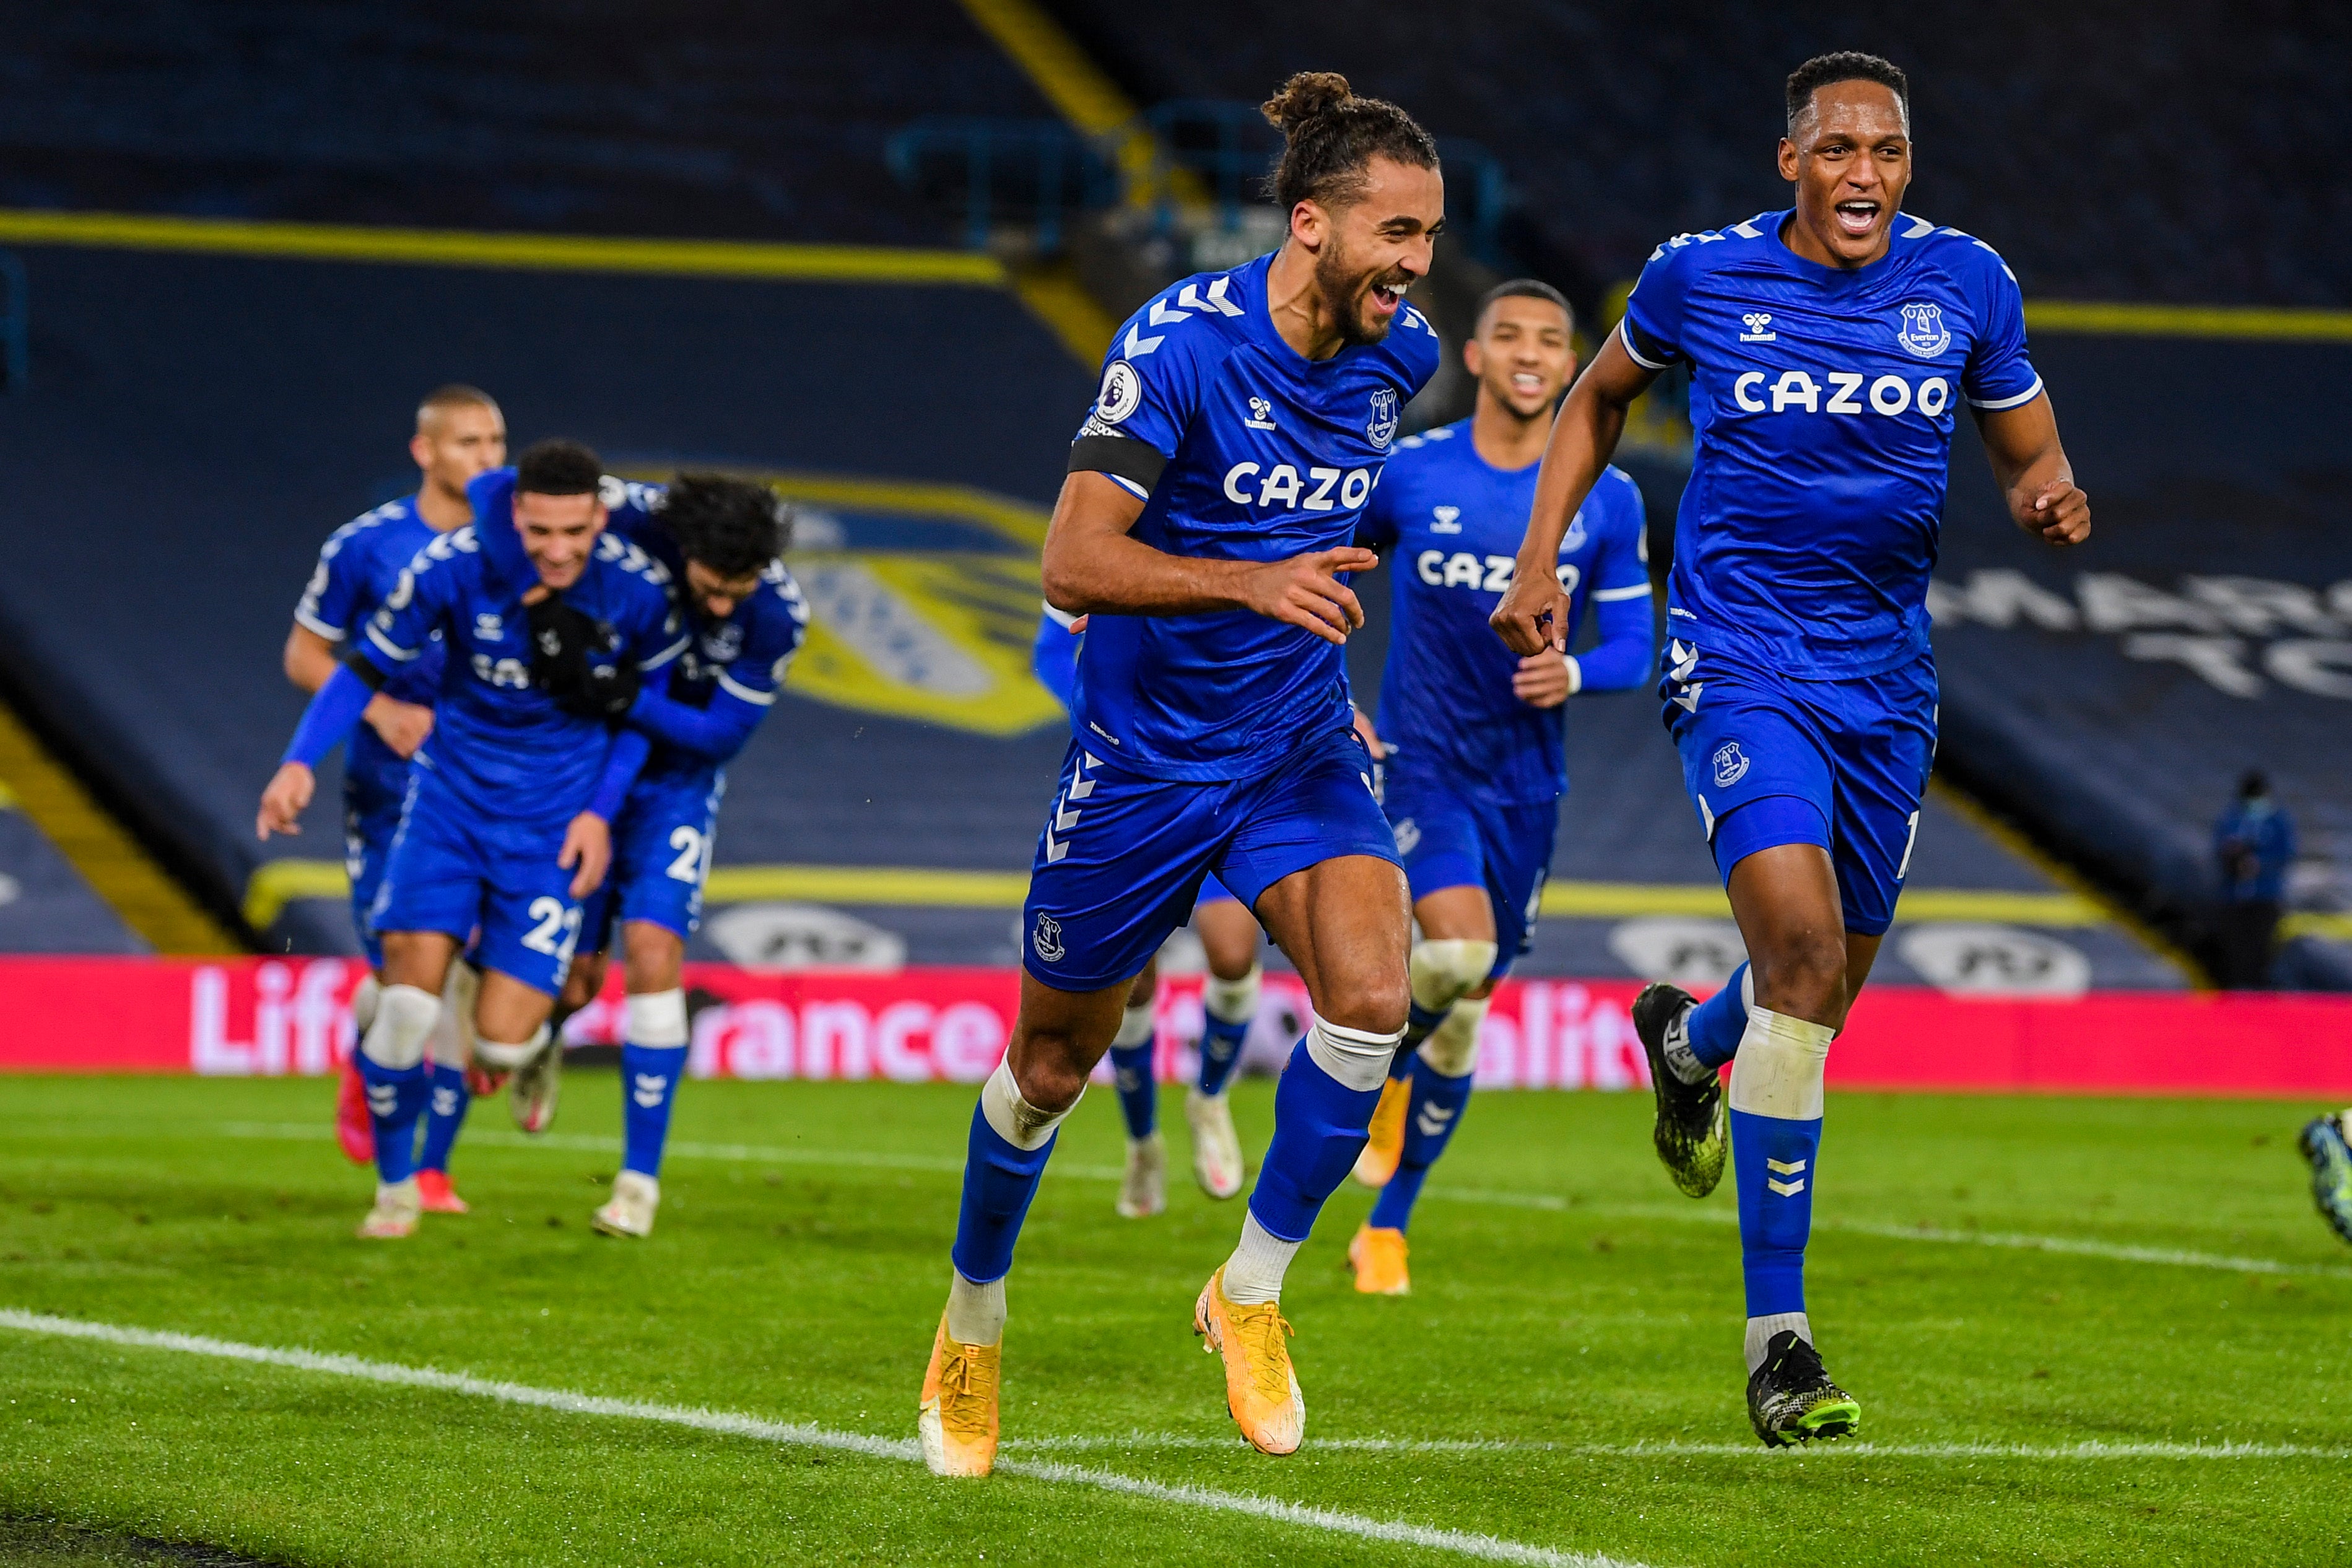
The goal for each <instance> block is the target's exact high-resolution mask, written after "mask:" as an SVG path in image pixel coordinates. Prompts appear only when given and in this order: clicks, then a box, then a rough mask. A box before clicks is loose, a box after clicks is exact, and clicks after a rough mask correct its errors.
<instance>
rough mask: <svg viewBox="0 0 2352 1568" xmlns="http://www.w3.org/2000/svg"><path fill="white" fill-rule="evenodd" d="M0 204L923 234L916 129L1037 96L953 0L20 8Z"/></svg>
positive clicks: (538, 226)
mask: <svg viewBox="0 0 2352 1568" xmlns="http://www.w3.org/2000/svg"><path fill="white" fill-rule="evenodd" d="M5 81H6V84H7V90H6V91H5V92H0V206H34V207H78V208H96V209H103V210H115V211H137V212H172V213H184V214H192V215H201V216H219V217H247V218H293V219H307V220H311V221H327V222H350V223H382V224H410V225H423V226H450V227H472V228H498V229H534V230H558V231H568V232H572V233H615V234H655V235H695V236H705V237H732V238H755V239H756V238H768V239H794V240H803V241H806V240H827V241H835V242H849V243H864V244H886V245H932V244H937V243H939V242H940V238H941V234H940V228H939V226H938V224H937V221H936V219H935V218H934V216H933V215H932V214H931V213H930V212H929V210H927V209H926V208H925V207H924V206H923V205H922V204H921V203H919V202H918V201H916V200H915V199H914V198H912V197H910V196H908V195H905V194H904V193H902V192H901V191H900V190H899V188H898V185H897V184H896V183H895V182H894V181H892V180H891V179H890V178H889V176H888V174H887V172H886V171H885V169H884V167H883V163H882V147H883V143H884V142H885V140H886V139H887V137H888V136H889V135H890V133H891V132H894V131H897V130H898V128H899V127H900V126H902V125H904V124H905V123H906V122H907V121H910V120H913V119H915V118H916V117H918V116H919V115H925V114H988V115H1029V116H1034V115H1040V114H1045V113H1047V112H1049V110H1047V108H1046V106H1045V100H1043V99H1042V98H1040V97H1039V96H1038V94H1037V92H1036V90H1035V89H1034V88H1032V87H1031V86H1030V85H1029V82H1028V81H1027V79H1025V78H1024V77H1023V76H1022V75H1021V73H1020V72H1019V71H1018V70H1017V69H1015V68H1013V65H1012V64H1011V63H1010V62H1009V61H1007V60H1006V59H1005V58H1004V56H1003V53H1001V52H1000V51H999V50H998V49H997V48H996V47H994V46H992V44H991V43H990V42H989V41H988V39H987V38H986V37H985V36H983V35H982V33H981V31H980V30H979V29H978V28H977V27H975V26H973V25H972V23H971V20H970V18H969V17H967V16H965V14H964V12H963V11H962V9H961V7H960V6H958V5H955V4H954V0H798V3H796V4H795V5H792V6H791V7H789V8H788V9H787V10H786V11H783V12H769V11H765V10H761V9H760V8H756V7H750V8H747V7H744V6H740V5H726V4H723V3H721V0H680V3H673V4H669V5H663V6H661V7H659V8H658V12H657V13H656V12H655V11H652V10H648V9H647V8H646V7H644V6H639V5H623V4H618V3H616V0H591V3H589V4H577V5H575V4H554V3H552V0H526V3H524V4H519V5H500V6H497V7H492V8H484V7H482V6H479V5H461V4H455V3H452V0H390V3H386V4H378V5H364V6H352V5H331V4H320V3H318V0H236V3H234V4H227V5H215V4H200V3H197V0H100V3H99V4H93V5H61V6H55V7H49V6H32V7H27V8H26V9H25V10H24V11H22V12H15V13H12V15H11V16H10V21H9V33H8V58H7V63H6V65H5Z"/></svg>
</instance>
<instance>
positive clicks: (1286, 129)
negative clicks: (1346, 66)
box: [1261, 71, 1356, 136]
mask: <svg viewBox="0 0 2352 1568" xmlns="http://www.w3.org/2000/svg"><path fill="white" fill-rule="evenodd" d="M1355 96H1356V95H1355V93H1354V92H1352V91H1350V90H1349V87H1348V79H1347V78H1346V77H1343V76H1341V75H1340V74H1339V72H1338V71H1300V72H1298V73H1297V75H1295V76H1293V77H1292V78H1291V79H1289V80H1288V81H1286V82H1284V83H1283V84H1282V85H1281V86H1280V87H1279V88H1277V89H1275V94H1274V96H1273V97H1272V98H1269V99H1267V100H1265V103H1264V104H1263V105H1262V106H1261V112H1263V113H1264V114H1265V117H1266V120H1267V121H1269V122H1271V123H1272V124H1275V125H1278V126H1280V127H1281V128H1282V133H1283V134H1284V135H1285V136H1295V135H1297V133H1298V129H1299V127H1300V126H1302V125H1305V124H1306V123H1307V121H1310V120H1313V119H1315V118H1316V117H1317V116H1318V115H1323V114H1328V113H1330V112H1331V111H1332V110H1335V109H1338V108H1340V107H1341V106H1343V105H1345V104H1347V103H1348V102H1349V101H1350V100H1353V99H1354V98H1355Z"/></svg>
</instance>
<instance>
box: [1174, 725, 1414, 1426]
mask: <svg viewBox="0 0 2352 1568" xmlns="http://www.w3.org/2000/svg"><path fill="white" fill-rule="evenodd" d="M1236 820H1238V821H1239V822H1240V824H1241V826H1240V827H1239V828H1238V829H1237V830H1236V831H1235V833H1234V838H1233V840H1232V842H1231V843H1229V844H1228V845H1227V846H1226V847H1225V850H1224V852H1223V856H1222V858H1220V861H1219V863H1218V866H1217V868H1216V869H1217V875H1218V877H1219V879H1221V880H1223V882H1224V884H1225V885H1226V886H1227V887H1229V888H1231V889H1233V890H1234V893H1235V894H1237V895H1238V896H1240V897H1241V898H1242V899H1243V900H1245V901H1247V902H1248V903H1249V904H1250V906H1251V908H1252V909H1253V910H1255V911H1256V914H1257V917H1258V920H1259V921H1260V922H1261V923H1263V924H1264V925H1265V929H1266V931H1267V934H1269V935H1270V936H1272V937H1273V938H1274V940H1275V942H1276V944H1277V945H1279V946H1280V947H1281V949H1282V951H1283V952H1284V953H1285V954H1286V956H1287V957H1288V958H1289V959H1290V961H1291V963H1292V965H1293V966H1294V967H1295V968H1296V969H1297V971H1298V976H1299V978H1300V979H1301V980H1302V981H1304V982H1305V983H1306V985H1307V996H1308V999H1309V1000H1310V1001H1311V1002H1312V1003H1313V1005H1314V1009H1315V1022H1314V1023H1313V1024H1312V1025H1311V1026H1309V1028H1308V1029H1307V1035H1306V1037H1305V1038H1303V1039H1301V1040H1300V1041H1299V1043H1298V1045H1297V1047H1294V1048H1293V1050H1292V1052H1291V1055H1290V1061H1289V1064H1288V1065H1287V1066H1286V1068H1284V1070H1283V1074H1282V1078H1281V1080H1280V1082H1279V1083H1278V1084H1277V1085H1276V1089H1275V1100H1274V1140H1273V1142H1272V1143H1271V1144H1270V1145H1269V1146H1268V1148H1267V1150H1266V1154H1265V1163H1264V1164H1263V1165H1262V1166H1261V1168H1260V1170H1259V1172H1258V1179H1257V1185H1256V1187H1255V1189H1254V1190H1253V1191H1252V1192H1251V1194H1250V1200H1249V1208H1248V1213H1247V1214H1246V1215H1244V1219H1243V1222H1242V1237H1241V1243H1240V1245H1239V1246H1238V1247H1236V1248H1235V1249H1234V1253H1233V1255H1232V1257H1230V1258H1227V1259H1226V1261H1225V1264H1224V1266H1223V1268H1219V1269H1218V1270H1217V1271H1216V1272H1215V1273H1214V1274H1213V1275H1211V1276H1210V1278H1209V1281H1208V1283H1207V1284H1206V1285H1205V1286H1203V1287H1202V1290H1201V1294H1200V1298H1199V1300H1197V1301H1196V1302H1195V1303H1194V1306H1193V1327H1194V1329H1195V1331H1198V1332H1200V1333H1202V1334H1203V1335H1204V1336H1205V1337H1206V1339H1207V1341H1208V1343H1209V1346H1210V1348H1212V1349H1214V1350H1217V1351H1219V1352H1222V1353H1223V1357H1224V1368H1225V1400H1226V1407H1227V1409H1228V1410H1229V1411H1230V1412H1231V1413H1232V1415H1233V1416H1234V1421H1235V1422H1236V1424H1237V1425H1239V1426H1240V1427H1241V1429H1242V1433H1243V1435H1244V1436H1246V1437H1247V1438H1248V1439H1249V1440H1250V1442H1251V1443H1252V1444H1253V1445H1255V1447H1258V1448H1260V1449H1262V1450H1264V1451H1265V1452H1268V1453H1276V1454H1286V1453H1290V1452H1292V1451H1294V1450H1296V1449H1297V1447H1298V1443H1299V1439H1300V1436H1301V1435H1302V1433H1303V1430H1304V1427H1305V1422H1306V1404H1305V1401H1304V1399H1303V1397H1302V1396H1301V1395H1300V1394H1299V1390H1298V1380H1297V1376H1296V1375H1295V1374H1294V1373H1292V1371H1291V1367H1290V1352H1289V1347H1288V1345H1287V1343H1286V1333H1287V1331H1288V1326H1287V1324H1286V1323H1285V1322H1284V1321H1283V1318H1282V1314H1281V1310H1280V1305H1279V1303H1280V1300H1281V1294H1282V1281H1283V1276H1284V1274H1285V1273H1286V1271H1287V1270H1288V1268H1289V1266H1290V1261H1291V1259H1292V1258H1294V1257H1296V1256H1297V1252H1298V1248H1299V1247H1300V1246H1301V1245H1303V1244H1304V1243H1305V1241H1306V1239H1307V1234H1308V1232H1309V1231H1311V1230H1312V1229H1313V1228H1314V1224H1315V1219H1316V1216H1317V1215H1318V1214H1319V1213H1321V1211H1322V1207H1323V1204H1324V1202H1325V1200H1326V1199H1328V1197H1329V1196H1330V1195H1331V1194H1332V1192H1333V1190H1334V1189H1336V1188H1337V1187H1338V1186H1339V1184H1340V1183H1341V1182H1342V1181H1344V1180H1345V1179H1346V1178H1347V1174H1348V1171H1349V1167H1351V1166H1352V1165H1354V1163H1355V1162H1356V1156H1357V1155H1358V1154H1359V1153H1360V1152H1362V1149H1363V1146H1364V1130H1365V1128H1366V1126H1367V1125H1368V1124H1369V1123H1370V1121H1371V1115H1372V1108H1373V1106H1374V1105H1375V1104H1376V1103H1378V1101H1379V1100H1380V1092H1381V1083H1382V1082H1383V1081H1384V1080H1385V1079H1387V1077H1388V1067H1389V1061H1390V1058H1391V1057H1393V1056H1394V1055H1395V1051H1396V1044H1397V1042H1398V1041H1399V1040H1400V1039H1402V1037H1403V1036H1404V1026H1405V1013H1406V1009H1407V1007H1408V1006H1409V1005H1410V999H1409V995H1408V992H1409V985H1408V982H1407V979H1406V954H1407V950H1408V949H1409V947H1410V946H1411V936H1412V911H1411V908H1410V905H1409V902H1408V899H1409V895H1408V894H1407V892H1406V889H1405V880H1404V874H1403V871H1402V868H1400V867H1399V866H1398V865H1397V862H1396V858H1395V857H1396V840H1395V838H1394V837H1393V836H1392V835H1391V833H1390V831H1389V826H1388V822H1387V820H1386V819H1385V818H1384V817H1382V816H1381V811H1380V806H1379V804H1378V803H1377V802H1376V801H1374V800H1373V798H1372V793H1371V779H1370V757H1369V756H1368V755H1367V754H1366V752H1365V751H1364V748H1363V743H1362V742H1360V741H1359V740H1358V739H1357V738H1356V737H1355V735H1354V734H1353V733H1352V732H1350V733H1346V734H1342V735H1339V736H1335V737H1334V738H1333V739H1331V740H1330V741H1328V742H1320V743H1318V745H1317V747H1316V748H1315V749H1313V750H1311V751H1302V752H1301V754H1300V755H1299V756H1297V758H1295V759H1294V760H1292V761H1290V762H1288V763H1285V765H1284V766H1283V768H1282V769H1281V770H1279V771H1278V772H1277V773H1276V774H1275V775H1273V776H1272V777H1270V778H1269V779H1268V780H1266V781H1265V782H1264V784H1261V785H1260V786H1258V788H1257V790H1256V792H1255V799H1253V800H1251V801H1250V802H1248V803H1247V804H1246V805H1244V806H1243V807H1242V808H1241V809H1240V810H1239V811H1238V812H1237V814H1236Z"/></svg>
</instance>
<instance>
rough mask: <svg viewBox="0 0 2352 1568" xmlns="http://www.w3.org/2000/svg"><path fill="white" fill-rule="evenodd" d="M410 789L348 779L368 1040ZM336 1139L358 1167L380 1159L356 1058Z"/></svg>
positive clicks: (346, 816) (349, 842)
mask: <svg viewBox="0 0 2352 1568" xmlns="http://www.w3.org/2000/svg"><path fill="white" fill-rule="evenodd" d="M406 794H407V791H406V789H405V787H404V786H403V787H401V788H399V789H395V790H391V791H389V792H387V791H386V790H384V789H383V788H382V787H380V786H378V785H376V784H375V781H373V780H363V779H362V778H360V777H358V776H356V773H355V770H353V769H352V767H351V766H349V765H348V764H347V765H346V767H345V770H344V774H343V870H344V873H345V875H346V876H347V878H348V879H350V882H351V889H352V930H353V931H357V932H358V934H359V939H360V951H361V952H363V953H365V954H366V955H367V962H368V973H367V975H366V977H365V978H363V979H362V980H361V982H360V984H359V988H358V989H357V990H356V991H354V992H352V1027H353V1028H354V1029H355V1030H356V1031H357V1032H358V1034H359V1035H360V1036H362V1037H364V1036H365V1035H366V1034H367V1032H368V1030H369V1028H370V1027H371V1026H373V1024H374V1023H375V1010H376V1003H377V1000H378V998H379V997H381V996H382V995H383V942H381V941H379V940H378V939H377V937H376V933H375V923H374V920H373V914H374V910H375V900H376V894H377V893H378V892H379V891H381V890H382V889H383V868H384V863H385V861H386V860H387V859H388V858H390V856H391V854H392V842H393V840H394V838H396V837H399V835H400V816H401V805H402V803H403V802H404V799H405V797H406ZM335 1138H336V1141H337V1142H339V1143H340V1144H341V1146H342V1151H343V1154H344V1157H345V1158H347V1159H349V1160H350V1161H351V1163H352V1164H354V1165H365V1164H369V1163H373V1160H374V1159H375V1130H374V1125H373V1122H372V1121H370V1120H369V1117H368V1106H367V1086H366V1084H365V1083H364V1082H363V1081H362V1079H361V1077H360V1068H359V1061H358V1059H357V1058H356V1057H354V1058H353V1059H352V1060H351V1061H349V1062H347V1063H345V1064H344V1066H343V1073H342V1077H341V1079H340V1080H339V1089H338V1091H337V1095H336V1100H335Z"/></svg>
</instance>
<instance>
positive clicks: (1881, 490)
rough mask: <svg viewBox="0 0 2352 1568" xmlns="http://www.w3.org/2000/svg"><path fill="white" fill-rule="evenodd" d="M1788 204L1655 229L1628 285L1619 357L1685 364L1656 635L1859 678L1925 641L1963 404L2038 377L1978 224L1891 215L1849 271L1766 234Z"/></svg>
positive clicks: (2020, 317)
mask: <svg viewBox="0 0 2352 1568" xmlns="http://www.w3.org/2000/svg"><path fill="white" fill-rule="evenodd" d="M1789 217H1790V214H1789V213H1786V212H1780V213H1764V214H1760V215H1759V216H1756V217H1752V218H1750V219H1748V221H1747V222H1745V223H1739V224H1734V225H1732V226H1730V227H1729V228H1726V229H1722V230H1720V231H1717V232H1715V233H1709V234H1686V235H1683V236H1681V237H1677V238H1675V239H1672V240H1669V241H1667V242H1666V243H1665V244H1664V245H1663V246H1661V247H1659V248H1658V249H1657V251H1656V252H1655V253H1654V254H1653V255H1652V256H1651V258H1650V260H1649V264H1648V265H1647V266H1646V267H1644V268H1643V270H1642V277H1641V280H1640V281H1639V283H1637V284H1636V285H1635V287H1634V289H1633V298H1632V299H1631V300H1628V301H1627V302H1626V308H1625V320H1624V322H1623V327H1622V338H1623V341H1624V344H1625V347H1626V350H1627V351H1628V352H1629V353H1632V354H1633V358H1634V359H1635V361H1637V362H1638V363H1641V364H1643V365H1645V366H1647V367H1649V368H1651V369H1663V368H1664V367H1665V366H1666V365H1668V364H1672V363H1677V362H1681V363H1687V364H1689V366H1690V367H1691V393H1690V418H1691V430H1692V434H1693V436H1694V437H1695V438H1696V451H1695V455H1694V458H1693V461H1692V465H1691V477H1690V483H1689V486H1688V488H1686V489H1685V490H1684V491H1683V501H1682V510H1681V511H1680V513H1679V515H1678V520H1677V521H1676V524H1675V564H1674V574H1673V580H1672V584H1671V587H1670V590H1669V594H1668V598H1667V609H1666V616H1667V635H1668V636H1669V637H1677V638H1681V639H1683V640H1685V641H1687V642H1690V643H1693V644H1696V645H1697V646H1699V647H1706V648H1710V649H1714V650H1717V651H1719V652H1724V653H1728V654H1731V655H1733V656H1734V657H1737V658H1745V659H1748V660H1751V661H1753V662H1755V663H1758V664H1762V665H1766V666H1769V668H1775V669H1778V670H1780V671H1781V672H1782V673H1784V674H1787V675H1790V676H1795V677H1798V678H1800V679H1845V678H1851V677H1856V676H1864V675H1872V674H1875V673H1877V672H1879V671H1881V670H1885V669H1891V668H1895V666H1897V665H1900V664H1903V663H1906V662H1907V661H1908V660H1910V659H1913V658H1917V657H1918V656H1919V654H1920V653H1922V652H1923V651H1925V649H1926V648H1927V629H1928V624H1927V578H1928V574H1929V572H1930V571H1931V570H1932V569H1933V568H1934V566H1935V563H1936V544H1937V531H1938V528H1939V525H1940V523H1941V520H1942V516H1943V508H1944V486H1945V479H1946V474H1947V471H1948V463H1949V459H1950V449H1951V441H1952V422H1953V418H1954V416H1955V414H1956V412H1957V407H1958V404H1959V402H1960V401H1961V400H1962V399H1964V398H1965V399H1966V400H1967V401H1968V402H1969V403H1970V404H1971V405H1975V406H1976V407H1978V408H1979V409H1987V410H1990V409H2000V408H2013V407H2015V406H2017V405H2020V404H2022V403H2025V402H2028V401H2030V400H2031V399H2032V397H2033V395H2035V394H2036V393H2037V392H2039V391H2040V390H2041V387H2042V379H2041V377H2040V376H2038V375H2036V374H2034V370H2033V365H2032V362H2031V361H2030V360H2029V359H2028V358H2027V356H2026V352H2025V316H2024V304H2023V301H2022V300H2021V297H2020V295H2019V292H2018V287H2017V279H2016V278H2015V277H2014V276H2013V275H2012V274H2011V272H2010V270H2009V268H2007V267H2006V266H2004V265H2003V264H2002V262H2001V259H2000V257H1999V256H1997V255H1996V254H1994V252H1993V250H1992V247H1990V246H1988V245H1986V244H1985V243H1984V242H1983V241H1981V240H1979V239H1973V238H1971V237H1969V236H1968V235H1965V234H1962V233H1961V232H1960V231H1959V230H1958V229H1954V228H1938V227H1937V226H1936V225H1934V224H1932V223H1929V222H1928V221H1927V219H1925V218H1916V217H1910V216H1906V215H1902V214H1898V215H1896V218H1895V232H1894V237H1893V242H1892V244H1891V246H1890V247H1889V248H1888V250H1887V253H1886V254H1885V256H1883V257H1881V258H1879V259H1878V260H1876V261H1874V262H1872V263H1871V264H1870V265H1869V266H1867V267H1864V268H1858V269H1855V270H1853V271H1845V270H1841V269H1839V268H1830V267H1823V266H1820V265H1818V264H1817V263H1814V262H1811V261H1808V260H1806V259H1804V258H1802V257H1800V256H1797V255H1796V254H1794V253H1793V252H1791V251H1790V249H1789V247H1787V246H1786V245H1784V244H1782V243H1781V240H1780V228H1781V226H1782V225H1783V224H1784V223H1785V222H1787V221H1788V219H1789Z"/></svg>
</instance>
